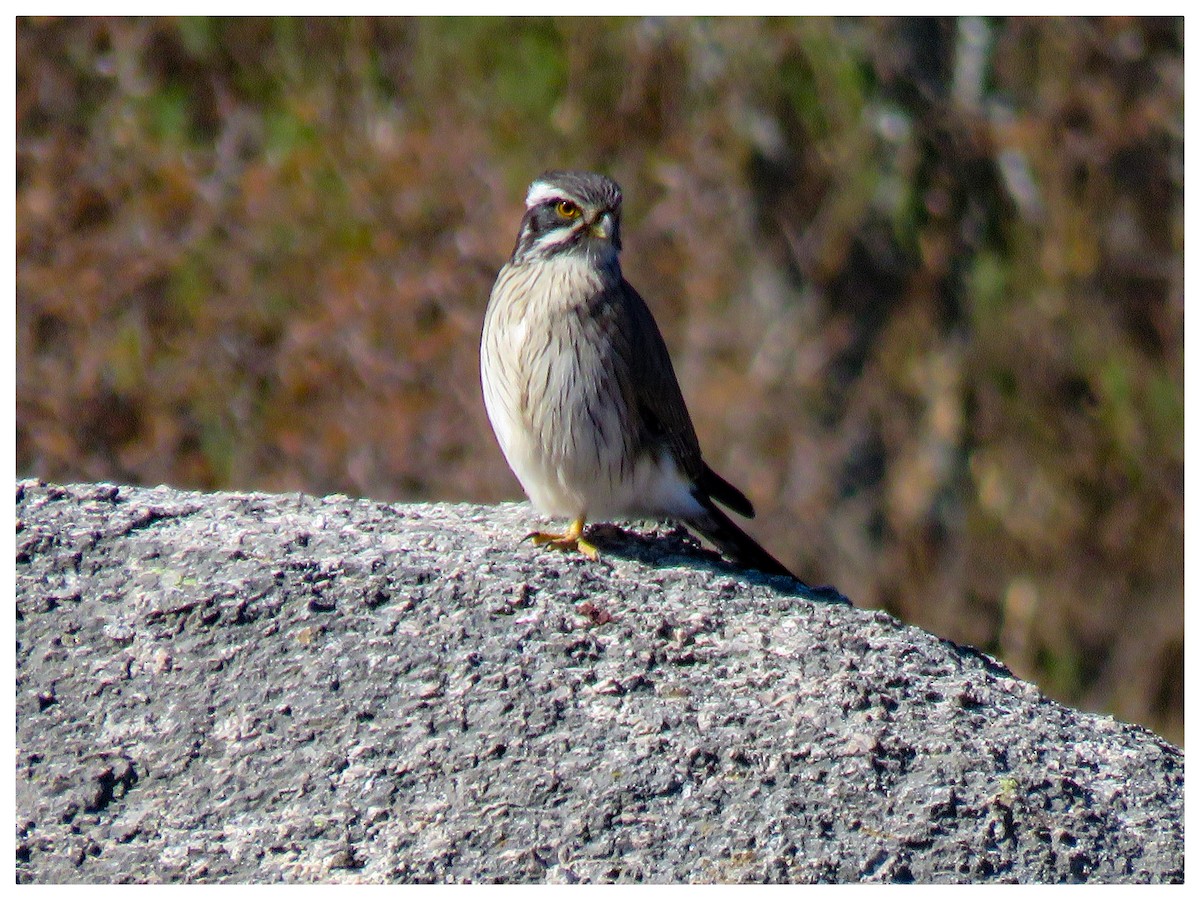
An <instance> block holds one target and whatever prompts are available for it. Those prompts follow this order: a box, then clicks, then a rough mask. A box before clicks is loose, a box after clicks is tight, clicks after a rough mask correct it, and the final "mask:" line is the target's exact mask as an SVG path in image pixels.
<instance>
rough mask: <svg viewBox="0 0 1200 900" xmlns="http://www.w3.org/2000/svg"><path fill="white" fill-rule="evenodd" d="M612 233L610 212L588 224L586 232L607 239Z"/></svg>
mask: <svg viewBox="0 0 1200 900" xmlns="http://www.w3.org/2000/svg"><path fill="white" fill-rule="evenodd" d="M612 233H613V216H612V213H607V212H606V213H605V214H604V215H602V216H601V217H600V218H598V219H597V220H596V221H595V222H593V223H592V224H591V225H589V226H588V234H590V235H591V236H592V237H594V238H599V239H600V240H602V241H604V240H608V239H609V238H610V237H612Z"/></svg>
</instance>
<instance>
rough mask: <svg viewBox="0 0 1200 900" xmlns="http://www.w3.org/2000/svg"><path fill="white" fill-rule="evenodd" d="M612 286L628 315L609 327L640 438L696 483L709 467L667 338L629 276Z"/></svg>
mask: <svg viewBox="0 0 1200 900" xmlns="http://www.w3.org/2000/svg"><path fill="white" fill-rule="evenodd" d="M612 290H619V291H621V292H622V294H623V297H621V298H618V302H616V303H614V304H613V305H612V308H613V309H614V310H619V315H621V316H625V317H628V321H627V322H625V323H623V324H624V325H625V326H626V327H618V328H616V329H614V334H615V335H620V338H621V339H619V340H618V343H617V345H616V347H615V349H616V351H617V353H618V355H619V356H620V357H621V358H622V360H623V362H624V363H625V365H626V366H627V367H628V369H629V374H630V375H631V376H632V377H631V378H630V379H629V383H630V384H631V386H632V394H633V396H632V397H631V398H630V400H631V401H632V402H631V404H630V405H631V408H632V410H633V411H634V412H635V414H636V416H637V418H638V419H640V422H639V428H638V432H639V443H640V444H641V445H642V446H643V447H647V448H653V449H658V448H665V449H667V450H668V451H670V453H671V455H672V456H673V457H674V458H675V462H676V464H677V465H678V466H679V468H680V470H681V471H682V472H683V473H684V474H685V475H686V476H687V477H688V478H690V479H692V480H693V481H694V482H696V483H699V482H700V480H701V479H702V478H703V477H704V473H705V472H706V471H709V470H708V466H706V465H705V464H704V460H703V459H701V457H700V441H699V440H698V439H697V437H696V429H695V427H694V426H693V425H692V417H691V416H690V415H688V410H687V404H686V403H684V400H683V392H682V391H680V389H679V381H678V379H676V377H675V368H674V367H673V366H672V365H671V356H670V354H669V353H668V352H667V344H666V341H664V340H663V336H662V333H661V332H660V331H659V330H658V324H657V323H656V322H655V321H654V316H653V315H651V313H650V310H649V308H648V307H647V306H646V301H644V300H643V299H642V298H641V295H640V294H638V292H637V291H635V290H634V289H633V286H632V285H631V284H630V283H629V282H628V281H625V280H624V279H622V280H621V283H620V285H619V286H615V287H614V288H612ZM622 301H623V302H622Z"/></svg>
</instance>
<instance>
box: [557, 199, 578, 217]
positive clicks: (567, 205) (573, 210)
mask: <svg viewBox="0 0 1200 900" xmlns="http://www.w3.org/2000/svg"><path fill="white" fill-rule="evenodd" d="M554 211H555V212H556V213H558V217H559V218H560V219H578V218H579V217H580V216H582V215H583V210H582V209H580V208H579V204H577V203H572V202H571V201H570V200H559V201H558V203H556V204H555V205H554Z"/></svg>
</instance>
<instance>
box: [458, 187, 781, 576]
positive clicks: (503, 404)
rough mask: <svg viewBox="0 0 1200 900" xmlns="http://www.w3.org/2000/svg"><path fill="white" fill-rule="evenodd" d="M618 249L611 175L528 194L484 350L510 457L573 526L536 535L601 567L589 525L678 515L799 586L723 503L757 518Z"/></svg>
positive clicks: (751, 563) (488, 317)
mask: <svg viewBox="0 0 1200 900" xmlns="http://www.w3.org/2000/svg"><path fill="white" fill-rule="evenodd" d="M620 250H621V189H620V187H619V186H618V185H617V183H616V182H614V181H613V180H612V179H610V178H607V177H605V176H604V175H598V174H596V173H593V172H567V171H551V172H546V173H545V174H544V175H542V176H541V177H539V178H538V179H537V180H536V181H534V182H533V184H532V185H530V187H529V192H528V194H527V195H526V197H525V215H524V216H523V217H522V219H521V230H520V232H519V233H518V235H517V243H516V246H515V248H514V249H513V254H512V258H511V259H510V260H509V261H508V262H507V263H506V264H505V266H504V267H503V268H502V269H501V270H500V274H499V275H498V276H497V277H496V283H495V285H494V286H493V288H492V295H491V299H490V300H489V302H488V307H487V313H486V314H485V316H484V323H483V340H482V343H481V346H480V373H481V378H482V382H483V399H484V404H485V406H486V407H487V414H488V418H489V419H490V420H491V423H492V429H493V430H494V431H495V433H496V439H497V441H498V442H499V444H500V449H501V450H502V451H503V452H504V457H505V459H506V460H508V464H509V466H510V467H511V468H512V470H513V473H514V474H515V475H516V476H517V479H518V480H519V481H520V482H521V486H522V487H523V488H524V489H525V493H526V494H528V495H529V499H530V500H531V501H533V504H534V506H536V507H537V508H538V510H540V511H541V512H542V513H543V514H545V515H546V516H549V517H561V518H565V519H567V520H568V521H569V522H570V525H569V527H568V528H567V530H566V531H565V532H564V533H562V534H552V533H547V532H540V531H539V532H534V533H533V534H532V535H529V537H531V538H532V539H533V541H534V543H535V544H538V545H545V546H549V547H553V548H556V549H560V550H579V551H581V552H582V553H584V554H586V555H587V556H589V557H591V558H593V559H595V558H597V555H598V554H597V552H596V549H595V547H593V546H592V545H591V544H590V543H588V541H587V540H586V539H585V538H584V524H585V523H586V522H587V521H588V520H592V521H595V520H601V521H603V520H606V519H611V518H662V517H669V518H673V519H676V520H678V521H681V522H683V523H684V524H685V525H687V526H689V527H690V528H692V529H694V530H695V531H697V532H698V533H699V534H701V535H702V536H703V537H705V538H707V539H708V540H709V541H711V542H712V543H713V544H714V545H715V546H716V547H717V549H718V550H720V551H721V552H722V553H724V554H725V555H726V556H727V557H729V558H730V559H731V560H732V561H734V562H736V563H738V564H740V565H744V566H748V567H751V568H755V569H759V570H760V571H762V572H766V573H768V574H772V575H788V576H791V577H795V576H794V575H792V573H791V572H789V571H788V569H787V568H786V567H785V566H784V565H783V564H782V563H780V562H779V561H778V560H777V559H775V557H773V556H771V554H770V553H768V552H767V551H766V550H764V549H763V548H762V547H761V546H759V544H758V543H756V542H755V540H754V539H753V538H751V537H750V536H749V535H748V534H746V532H744V531H743V530H742V529H741V528H739V527H738V526H737V525H736V524H735V523H734V522H733V521H732V520H731V519H730V518H729V516H728V515H727V514H726V513H725V512H724V511H723V510H722V509H721V508H720V506H718V504H721V505H723V506H725V507H726V508H728V509H729V510H731V511H733V512H735V513H737V514H739V515H741V516H745V517H747V518H750V517H752V516H753V515H754V507H753V506H752V505H751V503H750V501H749V500H748V499H746V496H745V494H743V493H742V492H741V491H739V490H738V489H737V488H736V487H734V486H733V485H732V484H730V483H729V482H728V481H726V480H725V479H724V478H722V477H721V476H720V475H718V474H717V473H716V472H714V471H713V470H712V469H711V468H709V466H708V465H707V464H706V463H705V462H704V459H703V458H702V457H701V454H700V443H699V441H698V440H697V438H696V430H695V428H694V427H693V426H692V420H691V416H689V415H688V411H687V406H686V404H685V403H684V401H683V394H682V392H681V391H680V389H679V382H678V380H677V379H676V377H675V370H674V368H673V367H672V366H671V358H670V356H669V355H668V353H667V345H666V343H665V342H664V341H663V337H662V334H661V333H660V332H659V330H658V325H657V324H656V323H655V321H654V317H653V316H652V315H651V314H650V310H649V308H648V307H647V306H646V303H645V301H644V300H642V298H641V296H640V295H639V294H638V292H637V291H635V290H634V289H633V287H632V286H631V285H630V284H629V282H628V281H626V280H625V278H624V277H623V276H622V274H621V264H620V261H619V259H618V256H619V253H620Z"/></svg>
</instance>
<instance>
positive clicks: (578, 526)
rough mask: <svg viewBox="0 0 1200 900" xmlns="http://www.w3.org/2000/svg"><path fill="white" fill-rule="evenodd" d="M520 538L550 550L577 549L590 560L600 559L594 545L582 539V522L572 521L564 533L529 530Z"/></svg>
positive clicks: (568, 550) (565, 551)
mask: <svg viewBox="0 0 1200 900" xmlns="http://www.w3.org/2000/svg"><path fill="white" fill-rule="evenodd" d="M522 540H526V541H533V544H534V546H535V547H549V548H550V549H551V550H561V551H563V552H564V553H569V552H570V551H572V550H578V551H579V552H580V553H582V554H583V555H584V556H586V557H587V558H588V559H590V560H592V561H596V560H599V559H600V551H599V550H597V549H596V548H595V546H594V545H592V544H590V543H588V542H587V541H585V540H584V539H583V523H582V522H573V523H571V527H570V528H568V529H567V531H566V533H565V534H553V533H551V532H548V531H531V532H529V534H527V535H525V537H524V538H522Z"/></svg>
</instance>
